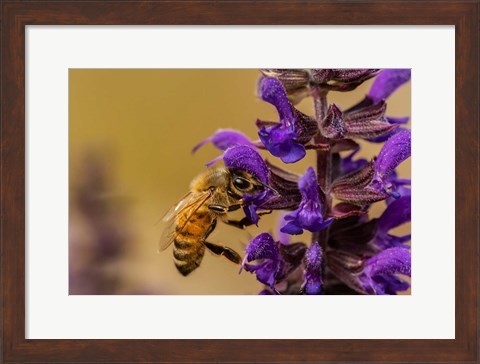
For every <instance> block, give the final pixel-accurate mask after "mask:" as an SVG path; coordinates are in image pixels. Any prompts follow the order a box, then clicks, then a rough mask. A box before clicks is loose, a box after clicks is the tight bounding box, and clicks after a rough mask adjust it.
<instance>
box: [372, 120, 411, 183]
mask: <svg viewBox="0 0 480 364" xmlns="http://www.w3.org/2000/svg"><path fill="white" fill-rule="evenodd" d="M410 154H411V134H410V131H409V130H407V129H405V130H402V131H401V132H399V133H396V134H395V135H393V136H392V137H391V138H390V139H388V140H387V142H386V143H385V144H384V146H383V147H382V150H381V151H380V154H379V155H378V158H377V161H376V162H375V170H376V173H377V177H379V178H380V179H382V178H384V177H387V176H389V175H390V174H391V173H392V172H393V171H394V170H395V168H397V166H398V165H399V164H400V163H402V162H403V161H404V160H405V159H407V158H408V157H410Z"/></svg>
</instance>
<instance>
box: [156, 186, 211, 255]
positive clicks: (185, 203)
mask: <svg viewBox="0 0 480 364" xmlns="http://www.w3.org/2000/svg"><path fill="white" fill-rule="evenodd" d="M210 196H211V193H210V191H205V192H201V193H193V192H189V193H187V194H186V195H185V196H184V197H183V198H182V199H181V200H180V202H179V203H178V204H177V205H176V206H174V207H172V208H171V209H170V210H169V211H168V212H167V213H166V214H165V217H164V218H163V220H164V221H166V222H167V223H168V225H167V227H166V228H165V230H164V231H163V234H162V237H161V238H160V242H159V244H158V251H159V252H161V251H162V250H165V249H167V248H168V247H169V246H170V244H172V243H173V240H174V239H175V237H176V236H177V235H178V234H179V233H180V232H181V231H182V230H183V228H184V227H185V226H186V225H187V223H188V222H189V221H190V219H191V218H192V216H193V214H194V213H195V212H196V211H197V210H198V209H199V208H200V207H202V206H203V205H204V204H205V203H206V202H207V200H208V199H209V198H210ZM180 214H186V215H187V218H186V219H185V221H183V223H182V225H181V226H178V227H177V224H176V216H177V215H180Z"/></svg>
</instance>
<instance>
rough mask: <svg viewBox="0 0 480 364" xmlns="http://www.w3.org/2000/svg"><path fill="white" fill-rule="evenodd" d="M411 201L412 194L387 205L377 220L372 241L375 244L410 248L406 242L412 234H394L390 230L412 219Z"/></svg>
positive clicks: (381, 246) (386, 246) (381, 247)
mask: <svg viewBox="0 0 480 364" xmlns="http://www.w3.org/2000/svg"><path fill="white" fill-rule="evenodd" d="M411 201H412V200H411V197H410V195H407V196H402V197H400V198H399V199H398V200H394V201H393V202H392V203H390V204H389V205H388V206H387V208H386V209H385V211H384V212H383V213H382V215H381V216H380V218H379V219H378V220H377V229H376V233H375V238H374V240H373V242H372V243H373V245H374V246H376V247H377V248H380V249H386V248H392V247H401V248H406V249H409V248H410V247H409V245H407V244H405V243H406V242H408V241H410V238H411V235H410V234H407V235H404V236H394V235H391V234H389V233H388V232H389V231H390V230H391V229H394V228H396V227H398V226H400V225H402V224H404V223H407V222H409V221H410V220H411V218H412V214H411Z"/></svg>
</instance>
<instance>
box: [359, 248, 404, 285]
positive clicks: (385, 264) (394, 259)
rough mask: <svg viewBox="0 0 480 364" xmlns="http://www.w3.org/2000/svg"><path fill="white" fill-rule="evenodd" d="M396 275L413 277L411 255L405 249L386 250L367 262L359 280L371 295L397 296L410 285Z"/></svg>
mask: <svg viewBox="0 0 480 364" xmlns="http://www.w3.org/2000/svg"><path fill="white" fill-rule="evenodd" d="M394 274H404V275H407V276H410V275H411V254H410V251H409V250H407V249H404V248H390V249H386V250H384V251H382V252H380V253H378V254H377V255H374V256H373V257H371V258H369V259H368V260H367V261H366V262H365V267H364V269H363V272H362V274H361V275H360V276H359V280H360V282H361V284H362V285H363V287H364V289H365V290H366V291H367V292H368V293H370V294H396V292H397V290H404V289H406V288H408V284H406V282H404V281H403V280H401V279H399V278H397V277H395V276H394Z"/></svg>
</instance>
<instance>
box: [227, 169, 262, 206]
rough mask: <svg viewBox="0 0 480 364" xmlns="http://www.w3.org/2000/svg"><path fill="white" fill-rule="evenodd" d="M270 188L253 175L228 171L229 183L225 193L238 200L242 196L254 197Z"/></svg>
mask: <svg viewBox="0 0 480 364" xmlns="http://www.w3.org/2000/svg"><path fill="white" fill-rule="evenodd" d="M266 188H270V187H268V186H266V185H265V184H263V183H262V182H260V181H259V180H258V179H257V178H255V177H254V176H253V175H251V174H250V173H248V172H247V171H244V170H242V169H230V182H229V184H228V190H227V193H228V194H229V195H230V196H231V197H233V198H235V199H238V200H240V199H241V198H242V196H243V195H254V194H257V193H259V192H262V191H264V190H265V189H266Z"/></svg>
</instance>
